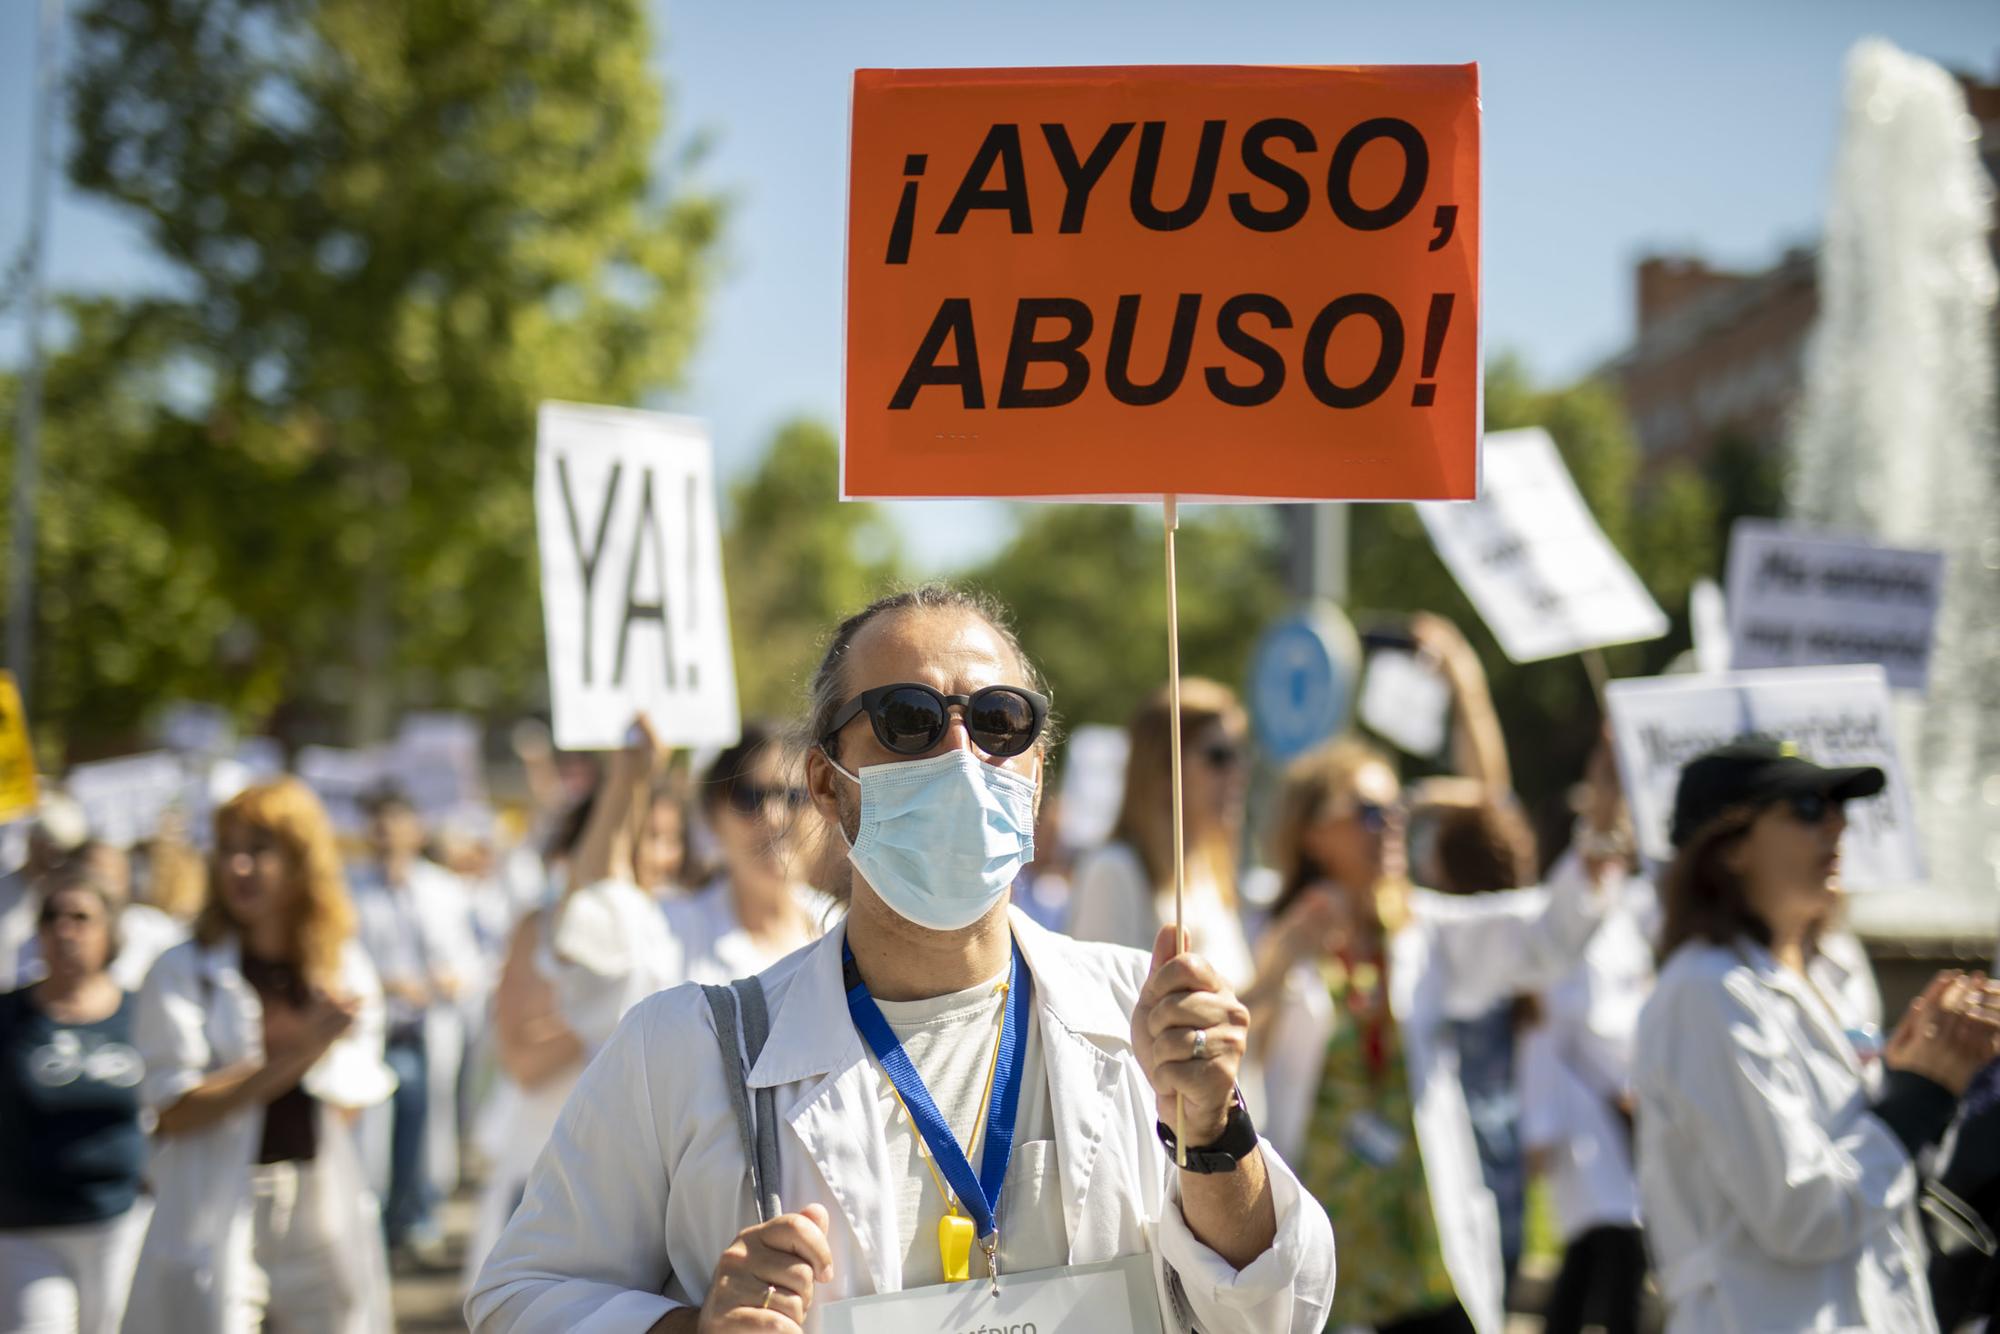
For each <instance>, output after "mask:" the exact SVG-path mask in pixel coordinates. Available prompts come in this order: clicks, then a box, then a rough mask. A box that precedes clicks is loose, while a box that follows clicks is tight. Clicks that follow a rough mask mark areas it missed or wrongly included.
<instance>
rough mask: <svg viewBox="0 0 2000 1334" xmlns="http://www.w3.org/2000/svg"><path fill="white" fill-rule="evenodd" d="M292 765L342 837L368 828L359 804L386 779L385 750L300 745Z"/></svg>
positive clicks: (386, 760)
mask: <svg viewBox="0 0 2000 1334" xmlns="http://www.w3.org/2000/svg"><path fill="white" fill-rule="evenodd" d="M295 764H296V768H297V771H298V776H299V781H300V782H302V783H304V784H305V785H306V786H307V787H309V788H311V789H312V790H313V791H314V792H315V793H316V794H317V795H318V796H319V799H320V803H321V804H322V805H324V806H325V807H326V815H327V819H329V820H331V821H332V822H333V827H334V828H335V829H337V830H339V831H340V832H341V833H343V834H359V833H360V832H361V831H362V830H364V829H366V828H367V827H368V817H367V814H366V813H365V812H364V811H363V810H362V802H363V801H364V800H366V799H367V798H368V797H369V796H371V795H372V794H373V793H374V792H375V791H376V790H377V789H379V788H380V787H381V786H382V785H383V784H384V783H385V782H386V781H387V780H388V777H389V764H388V752H387V751H386V750H384V749H382V748H381V747H370V748H368V749H366V750H348V749H346V748H344V747H340V746H302V747H300V748H299V753H298V759H297V760H296V762H295Z"/></svg>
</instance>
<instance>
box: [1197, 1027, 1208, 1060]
mask: <svg viewBox="0 0 2000 1334" xmlns="http://www.w3.org/2000/svg"><path fill="white" fill-rule="evenodd" d="M1194 1059H1195V1060H1197V1061H1206V1060H1207V1059H1209V1056H1208V1030H1207V1029H1205V1028H1197V1029H1196V1030H1195V1031H1194Z"/></svg>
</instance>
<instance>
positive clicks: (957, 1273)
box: [938, 1214, 975, 1283]
mask: <svg viewBox="0 0 2000 1334" xmlns="http://www.w3.org/2000/svg"><path fill="white" fill-rule="evenodd" d="M974 1240H975V1238H974V1236H973V1233H972V1220H971V1219H970V1218H967V1217H965V1216H964V1215H963V1214H946V1215H945V1216H944V1217H943V1218H940V1219H938V1255H939V1257H940V1258H941V1259H943V1261H944V1281H945V1282H947V1283H963V1282H964V1281H965V1280H967V1279H969V1278H971V1277H972V1243H973V1241H974Z"/></svg>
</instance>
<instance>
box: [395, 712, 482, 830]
mask: <svg viewBox="0 0 2000 1334" xmlns="http://www.w3.org/2000/svg"><path fill="white" fill-rule="evenodd" d="M482 731H483V729H482V728H481V727H480V725H479V720H478V719H477V718H474V717H473V716H472V715H471V714H467V713H452V712H447V711H436V712H424V713H409V714H405V715H404V716H403V720H402V723H401V724H400V725H399V726H398V728H397V730H396V744H395V748H394V750H393V751H392V752H391V755H390V758H389V768H390V771H391V772H392V774H393V775H394V778H395V782H396V784H397V786H398V787H400V788H401V789H402V790H403V793H404V794H405V795H406V796H408V797H409V799H410V804H411V805H413V806H415V807H416V808H417V810H418V811H420V812H422V813H423V814H424V815H425V816H427V817H431V818H436V817H438V816H442V815H447V814H449V813H451V812H453V811H456V810H459V809H461V808H463V807H467V806H477V805H480V804H482V803H483V802H484V801H485V800H486V778H485V773H484V770H483V769H482V767H481V765H480V750H479V747H480V738H481V735H482Z"/></svg>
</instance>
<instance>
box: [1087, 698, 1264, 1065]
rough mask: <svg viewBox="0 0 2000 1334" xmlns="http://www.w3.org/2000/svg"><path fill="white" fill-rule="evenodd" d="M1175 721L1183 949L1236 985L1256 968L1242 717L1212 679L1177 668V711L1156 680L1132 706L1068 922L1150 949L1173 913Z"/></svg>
mask: <svg viewBox="0 0 2000 1334" xmlns="http://www.w3.org/2000/svg"><path fill="white" fill-rule="evenodd" d="M1176 726H1178V727H1179V729H1180V734H1181V748H1182V754H1183V764H1182V781H1181V841H1182V844H1183V846H1184V848H1185V853H1184V857H1183V860H1184V863H1185V867H1186V876H1187V893H1186V902H1185V909H1184V911H1185V916H1184V921H1185V922H1186V924H1187V931H1188V940H1189V948H1191V949H1193V950H1195V951H1196V952H1197V953H1199V954H1200V955H1201V956H1202V957H1203V958H1205V959H1207V960H1208V961H1209V962H1210V963H1212V964H1214V965H1215V966H1216V968H1217V969H1219V970H1220V971H1221V973H1222V976H1223V977H1224V978H1225V979H1226V980H1227V981H1228V982H1229V984H1230V985H1231V986H1232V987H1235V988H1237V989H1238V990H1244V989H1247V988H1248V987H1249V986H1250V983H1251V980H1252V975H1253V970H1254V967H1255V965H1254V963H1253V961H1252V959H1251V955H1250V942H1249V940H1248V939H1247V938H1246V936H1245V934H1244V929H1243V918H1242V915H1241V911H1240V908H1239V903H1238V897H1239V896H1238V893H1237V888H1238V887H1237V864H1238V862H1239V860H1240V858H1241V856H1242V852H1243V813H1244V800H1245V798H1246V796H1247V795H1248V792H1249V783H1250V765H1249V756H1248V753H1247V748H1248V745H1249V735H1250V719H1249V715H1248V714H1246V713H1245V712H1244V711H1243V706H1242V704H1240V703H1239V702H1238V701H1237V699H1236V694H1235V692H1234V691H1232V690H1230V689H1229V687H1227V686H1225V685H1222V684H1221V683H1220V682H1216V681H1210V680H1206V679H1204V678H1202V677H1187V678H1184V679H1183V680H1182V681H1181V711H1180V718H1179V720H1178V721H1177V722H1176V720H1175V719H1174V717H1173V712H1172V697H1171V695H1170V694H1169V693H1168V690H1167V687H1165V686H1161V687H1160V688H1159V689H1158V690H1156V691H1154V692H1153V693H1152V694H1151V695H1150V696H1148V697H1147V699H1146V701H1145V703H1143V704H1141V705H1140V706H1139V709H1138V711H1137V712H1136V713H1134V714H1133V715H1132V721H1131V723H1130V724H1129V725H1128V726H1127V728H1126V735H1127V736H1128V737H1129V738H1130V743H1131V745H1130V749H1129V750H1128V751H1127V752H1126V761H1125V789H1124V795H1123V797H1122V798H1121V799H1120V803H1119V809H1118V822H1117V824H1116V825H1114V826H1113V827H1112V831H1111V840H1110V841H1109V842H1108V843H1106V844H1105V845H1104V846H1103V847H1101V848H1097V849H1095V850H1093V851H1092V852H1091V853H1090V854H1089V855H1088V856H1086V857H1085V858H1084V859H1083V860H1082V862H1081V863H1080V864H1079V865H1078V867H1077V872H1076V878H1075V881H1074V883H1073V884H1072V886H1071V889H1070V902H1069V926H1068V929H1069V933H1070V934H1071V935H1073V936H1075V937H1076V938H1077V939H1078V940H1105V941H1110V942H1111V943H1112V944H1115V945H1129V946H1131V947H1133V948H1135V949H1150V948H1152V944H1153V938H1154V937H1155V936H1156V935H1158V934H1159V931H1160V928H1161V927H1163V926H1165V925H1167V924H1168V923H1170V922H1172V921H1173V920H1174V812H1173V777H1172V768H1171V764H1170V759H1171V756H1170V748H1171V746H1172V744H1173V737H1172V730H1173V728H1174V727H1176ZM1252 1102H1253V1105H1254V1104H1255V1102H1256V1098H1254V1097H1253V1099H1252Z"/></svg>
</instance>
